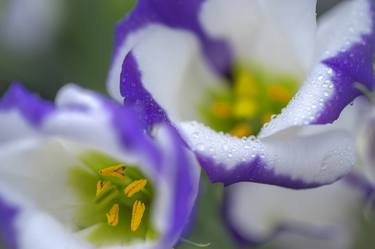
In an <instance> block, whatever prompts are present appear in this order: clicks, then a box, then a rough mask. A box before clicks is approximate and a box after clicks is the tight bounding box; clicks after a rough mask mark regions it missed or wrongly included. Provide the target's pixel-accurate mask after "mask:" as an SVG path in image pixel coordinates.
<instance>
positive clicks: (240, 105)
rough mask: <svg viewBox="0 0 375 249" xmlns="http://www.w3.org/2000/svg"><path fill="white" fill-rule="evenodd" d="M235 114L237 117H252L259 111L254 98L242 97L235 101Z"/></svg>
mask: <svg viewBox="0 0 375 249" xmlns="http://www.w3.org/2000/svg"><path fill="white" fill-rule="evenodd" d="M233 112H234V116H235V117H237V118H251V117H253V116H254V115H255V113H256V112H257V105H256V102H255V101H254V100H253V99H245V98H240V99H238V100H237V101H236V102H235V103H234V107H233Z"/></svg>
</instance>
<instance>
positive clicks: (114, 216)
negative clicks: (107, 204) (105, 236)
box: [106, 203, 120, 227]
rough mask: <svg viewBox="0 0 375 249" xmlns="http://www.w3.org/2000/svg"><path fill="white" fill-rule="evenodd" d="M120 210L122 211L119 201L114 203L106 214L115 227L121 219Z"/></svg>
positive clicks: (110, 223) (108, 220)
mask: <svg viewBox="0 0 375 249" xmlns="http://www.w3.org/2000/svg"><path fill="white" fill-rule="evenodd" d="M119 211H120V206H119V204H117V203H115V204H113V206H112V208H111V209H110V210H109V212H108V213H107V214H106V216H107V223H108V224H109V225H111V226H113V227H114V226H117V224H118V220H119Z"/></svg>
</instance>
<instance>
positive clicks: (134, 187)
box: [124, 179, 147, 198]
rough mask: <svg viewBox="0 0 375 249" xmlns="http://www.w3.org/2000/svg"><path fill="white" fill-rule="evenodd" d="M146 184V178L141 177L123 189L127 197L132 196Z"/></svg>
mask: <svg viewBox="0 0 375 249" xmlns="http://www.w3.org/2000/svg"><path fill="white" fill-rule="evenodd" d="M146 184H147V180H146V179H141V180H137V181H134V182H132V183H130V184H129V185H128V186H127V187H126V188H125V189H124V193H125V195H126V196H127V197H129V198H130V197H132V196H133V195H135V194H136V193H138V192H139V191H141V190H142V189H144V187H145V186H146Z"/></svg>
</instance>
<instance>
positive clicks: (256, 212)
mask: <svg viewBox="0 0 375 249" xmlns="http://www.w3.org/2000/svg"><path fill="white" fill-rule="evenodd" d="M366 194H367V193H365V192H363V189H362V188H361V186H359V185H358V184H352V182H349V181H346V180H341V181H339V182H336V183H334V184H332V185H329V186H324V187H321V188H316V189H310V190H304V191H298V190H290V189H284V188H279V187H274V186H267V185H256V186H255V185H254V184H252V183H240V184H235V185H233V186H231V187H229V188H228V189H227V192H226V199H225V207H224V218H225V222H226V224H227V225H228V226H229V229H230V231H231V232H232V234H233V235H235V236H236V237H237V238H239V239H242V242H244V243H251V244H257V243H262V242H264V241H266V240H270V239H273V241H274V243H277V244H278V245H282V246H287V248H301V244H299V243H298V242H299V240H301V238H299V240H297V239H293V240H291V237H290V236H291V235H293V234H294V235H299V236H300V237H302V238H303V237H304V238H303V239H305V242H306V239H310V240H309V244H305V246H302V247H304V248H305V247H306V248H317V246H318V247H319V248H320V247H322V248H349V246H350V243H351V242H352V239H353V237H352V234H353V232H354V231H353V227H354V224H353V222H354V218H355V215H354V213H353V210H355V208H358V207H361V204H360V203H362V206H363V204H364V202H363V200H364V197H365V195H366ZM332 197H334V198H332ZM250 200H256V201H255V202H253V201H250ZM280 235H285V237H286V238H288V237H287V236H289V240H287V239H285V240H282V239H280V237H279V236H280ZM293 238H294V237H293ZM302 241H304V240H302ZM240 242H241V241H240ZM307 246H309V247H307Z"/></svg>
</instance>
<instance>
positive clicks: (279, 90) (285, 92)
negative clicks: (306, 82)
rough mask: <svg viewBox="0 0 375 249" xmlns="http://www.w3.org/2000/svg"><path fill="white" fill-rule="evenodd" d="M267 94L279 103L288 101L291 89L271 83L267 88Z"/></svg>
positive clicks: (290, 96)
mask: <svg viewBox="0 0 375 249" xmlns="http://www.w3.org/2000/svg"><path fill="white" fill-rule="evenodd" d="M268 96H269V97H270V98H271V99H272V100H274V101H278V102H280V103H288V102H289V100H290V99H291V98H292V93H291V91H290V90H289V89H288V88H286V87H284V86H281V85H271V86H270V87H269V89H268Z"/></svg>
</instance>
